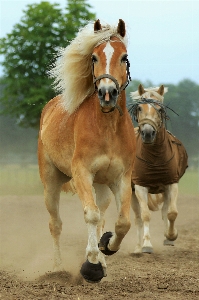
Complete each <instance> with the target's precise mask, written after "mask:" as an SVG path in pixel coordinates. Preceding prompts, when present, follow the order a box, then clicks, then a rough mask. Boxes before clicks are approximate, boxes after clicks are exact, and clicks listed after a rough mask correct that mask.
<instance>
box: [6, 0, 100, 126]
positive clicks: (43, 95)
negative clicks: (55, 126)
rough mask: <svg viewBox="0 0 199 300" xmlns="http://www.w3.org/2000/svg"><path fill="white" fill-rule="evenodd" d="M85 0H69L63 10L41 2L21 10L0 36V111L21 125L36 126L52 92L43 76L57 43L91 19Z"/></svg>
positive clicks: (52, 94)
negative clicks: (0, 90) (15, 21)
mask: <svg viewBox="0 0 199 300" xmlns="http://www.w3.org/2000/svg"><path fill="white" fill-rule="evenodd" d="M90 8H91V6H90V5H89V4H87V3H86V0H75V1H72V0H69V1H68V5H67V7H66V13H64V12H62V10H61V9H60V8H59V7H58V4H50V3H48V2H41V3H40V4H32V5H28V6H27V10H24V15H23V17H22V19H21V22H20V23H19V24H16V25H15V26H14V28H13V30H12V32H11V33H10V34H8V35H7V36H6V37H5V38H2V39H0V54H3V55H4V58H5V59H4V61H3V62H2V63H1V64H2V65H3V67H4V77H3V78H2V79H1V85H2V86H3V87H4V88H3V93H2V95H1V97H0V102H1V106H2V109H1V114H8V115H11V116H12V117H15V118H16V119H17V121H18V124H20V125H22V126H24V127H37V126H38V125H39V119H40V114H41V110H42V108H43V107H44V105H45V104H46V102H48V101H49V100H50V99H51V98H53V97H54V96H55V94H54V91H53V89H52V88H51V83H52V80H50V79H49V78H48V76H47V71H48V68H49V65H50V64H52V63H53V60H54V58H55V54H56V53H57V50H58V48H59V47H66V46H67V45H68V43H69V41H70V40H71V39H73V38H74V37H75V35H76V33H77V31H78V30H79V28H80V27H81V26H84V25H85V23H87V22H88V20H94V19H95V14H94V13H91V12H89V9H90Z"/></svg>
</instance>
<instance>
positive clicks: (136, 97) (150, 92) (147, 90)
mask: <svg viewBox="0 0 199 300" xmlns="http://www.w3.org/2000/svg"><path fill="white" fill-rule="evenodd" d="M158 89H159V87H150V88H144V90H145V93H144V94H142V95H141V96H140V94H139V91H136V92H131V93H130V96H131V98H132V99H133V100H140V99H142V98H146V99H148V98H151V96H154V97H156V98H157V99H158V100H159V101H160V102H162V103H163V100H164V97H163V96H161V95H160V94H158V93H157V91H158ZM167 92H168V88H167V87H165V88H164V94H165V93H167Z"/></svg>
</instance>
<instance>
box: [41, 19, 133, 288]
mask: <svg viewBox="0 0 199 300" xmlns="http://www.w3.org/2000/svg"><path fill="white" fill-rule="evenodd" d="M126 46H127V38H126V29H125V23H124V21H123V20H121V19H120V20H119V23H118V26H116V27H115V26H109V25H105V26H101V24H100V21H99V20H97V21H96V22H95V23H94V28H93V27H91V25H90V24H89V25H88V26H86V27H85V28H83V29H82V30H80V32H79V34H78V35H77V37H76V38H75V39H74V40H73V41H72V42H71V44H70V45H69V46H68V47H66V49H63V50H62V51H61V53H60V57H59V59H58V60H57V64H56V65H55V67H54V68H52V71H51V74H52V77H54V78H55V86H56V87H57V89H58V90H60V91H61V95H59V96H57V97H55V98H54V99H52V100H51V101H50V102H48V103H47V105H46V106H45V107H44V109H43V112H42V116H41V121H40V132H39V141H38V159H39V169H40V176H41V180H42V182H43V185H44V193H45V203H46V207H47V210H48V212H49V214H50V223H49V227H50V232H51V235H52V237H53V242H54V267H55V270H60V269H62V261H61V255H60V245H59V239H60V233H61V230H62V221H61V219H60V215H59V199H60V191H61V189H62V188H63V185H64V184H65V183H67V182H68V181H70V180H71V178H72V179H73V183H74V185H75V189H76V191H77V194H78V196H79V198H80V200H81V202H82V206H83V212H84V218H85V222H86V224H87V228H88V244H87V247H86V262H85V263H84V264H83V265H82V267H81V274H82V276H83V277H84V278H85V279H86V280H87V281H89V282H98V281H100V280H101V279H102V278H103V277H104V276H106V262H105V257H104V254H106V255H111V254H113V253H115V252H116V251H118V249H119V247H120V244H121V242H122V240H123V238H124V236H125V235H126V233H127V232H128V230H129V228H130V201H131V194H132V192H131V174H132V168H133V162H134V156H135V135H134V128H133V125H132V121H131V118H130V115H129V113H128V110H127V108H126V96H125V88H126V86H127V85H128V82H129V62H128V59H127V49H126ZM100 184H102V185H101V188H99V185H100ZM103 184H104V185H103ZM93 185H95V192H96V197H95V193H94V192H93ZM109 188H110V189H111V191H112V192H113V194H114V196H115V200H116V204H117V208H118V216H117V220H116V223H115V232H114V233H111V232H108V233H105V235H103V236H102V229H103V225H104V212H105V210H106V208H107V207H108V205H109V200H110V199H109V193H110V189H109ZM74 222H75V220H74ZM71 226H73V224H71ZM69 230H70V228H69ZM101 236H102V238H101ZM100 238H101V239H100ZM99 240H100V241H99ZM98 243H99V247H98ZM99 249H100V250H101V251H102V252H103V253H104V254H103V253H102V252H100V250H99Z"/></svg>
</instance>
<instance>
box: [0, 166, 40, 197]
mask: <svg viewBox="0 0 199 300" xmlns="http://www.w3.org/2000/svg"><path fill="white" fill-rule="evenodd" d="M42 193H43V186H42V184H41V180H40V177H39V171H38V166H37V165H28V166H26V167H24V166H20V165H5V166H1V169H0V195H39V194H42Z"/></svg>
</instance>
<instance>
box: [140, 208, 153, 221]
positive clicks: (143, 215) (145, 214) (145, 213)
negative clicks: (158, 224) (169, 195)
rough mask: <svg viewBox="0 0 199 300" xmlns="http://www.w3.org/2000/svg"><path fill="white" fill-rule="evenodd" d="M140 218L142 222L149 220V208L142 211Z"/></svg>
mask: <svg viewBox="0 0 199 300" xmlns="http://www.w3.org/2000/svg"><path fill="white" fill-rule="evenodd" d="M141 218H142V221H143V222H150V220H151V213H150V211H149V210H146V211H142V213H141Z"/></svg>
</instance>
